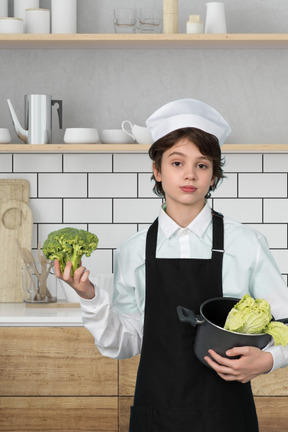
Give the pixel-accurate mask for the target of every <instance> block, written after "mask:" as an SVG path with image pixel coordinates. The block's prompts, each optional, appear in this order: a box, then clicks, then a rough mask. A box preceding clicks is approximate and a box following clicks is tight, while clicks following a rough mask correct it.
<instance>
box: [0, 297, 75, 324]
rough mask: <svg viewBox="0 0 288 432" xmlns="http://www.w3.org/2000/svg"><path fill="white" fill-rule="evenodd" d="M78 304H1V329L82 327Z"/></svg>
mask: <svg viewBox="0 0 288 432" xmlns="http://www.w3.org/2000/svg"><path fill="white" fill-rule="evenodd" d="M82 326H83V322H82V317H81V308H80V305H79V304H77V303H75V304H74V303H60V302H59V303H54V304H52V303H49V304H47V305H43V304H41V305H32V304H28V303H0V327H82Z"/></svg>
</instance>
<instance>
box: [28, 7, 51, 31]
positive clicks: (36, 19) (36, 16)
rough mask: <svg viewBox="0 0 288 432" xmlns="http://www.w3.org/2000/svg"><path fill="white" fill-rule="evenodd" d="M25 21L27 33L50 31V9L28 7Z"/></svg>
mask: <svg viewBox="0 0 288 432" xmlns="http://www.w3.org/2000/svg"><path fill="white" fill-rule="evenodd" d="M25 23H26V24H25V25H26V33H37V34H38V33H41V34H48V33H50V10H49V9H41V8H40V9H39V8H38V9H26V12H25Z"/></svg>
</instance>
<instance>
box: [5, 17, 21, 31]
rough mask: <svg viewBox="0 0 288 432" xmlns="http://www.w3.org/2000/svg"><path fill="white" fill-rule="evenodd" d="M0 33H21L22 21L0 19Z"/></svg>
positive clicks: (8, 18) (7, 18)
mask: <svg viewBox="0 0 288 432" xmlns="http://www.w3.org/2000/svg"><path fill="white" fill-rule="evenodd" d="M0 33H1V34H8V33H23V20H22V19H20V18H13V17H3V18H0Z"/></svg>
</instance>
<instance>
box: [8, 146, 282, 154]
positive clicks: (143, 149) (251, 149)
mask: <svg viewBox="0 0 288 432" xmlns="http://www.w3.org/2000/svg"><path fill="white" fill-rule="evenodd" d="M149 147H150V146H149V145H145V144H0V153H125V152H126V153H147V152H148V149H149ZM222 152H223V153H280V152H281V153H288V144H224V145H223V147H222Z"/></svg>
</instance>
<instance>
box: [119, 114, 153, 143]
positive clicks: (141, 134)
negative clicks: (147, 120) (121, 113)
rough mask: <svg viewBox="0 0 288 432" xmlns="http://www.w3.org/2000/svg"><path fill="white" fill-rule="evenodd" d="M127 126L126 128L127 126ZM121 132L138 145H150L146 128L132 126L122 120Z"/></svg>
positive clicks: (150, 137) (149, 134)
mask: <svg viewBox="0 0 288 432" xmlns="http://www.w3.org/2000/svg"><path fill="white" fill-rule="evenodd" d="M126 125H128V128H129V129H128V128H127V126H126ZM121 127H122V129H123V131H124V132H125V133H126V134H127V135H129V136H130V137H131V138H133V139H134V140H135V141H137V143H138V144H152V143H153V139H152V136H151V132H150V130H149V129H148V128H147V127H143V126H138V125H136V124H134V125H133V124H132V123H131V122H130V121H129V120H124V121H123V122H122V125H121Z"/></svg>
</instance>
